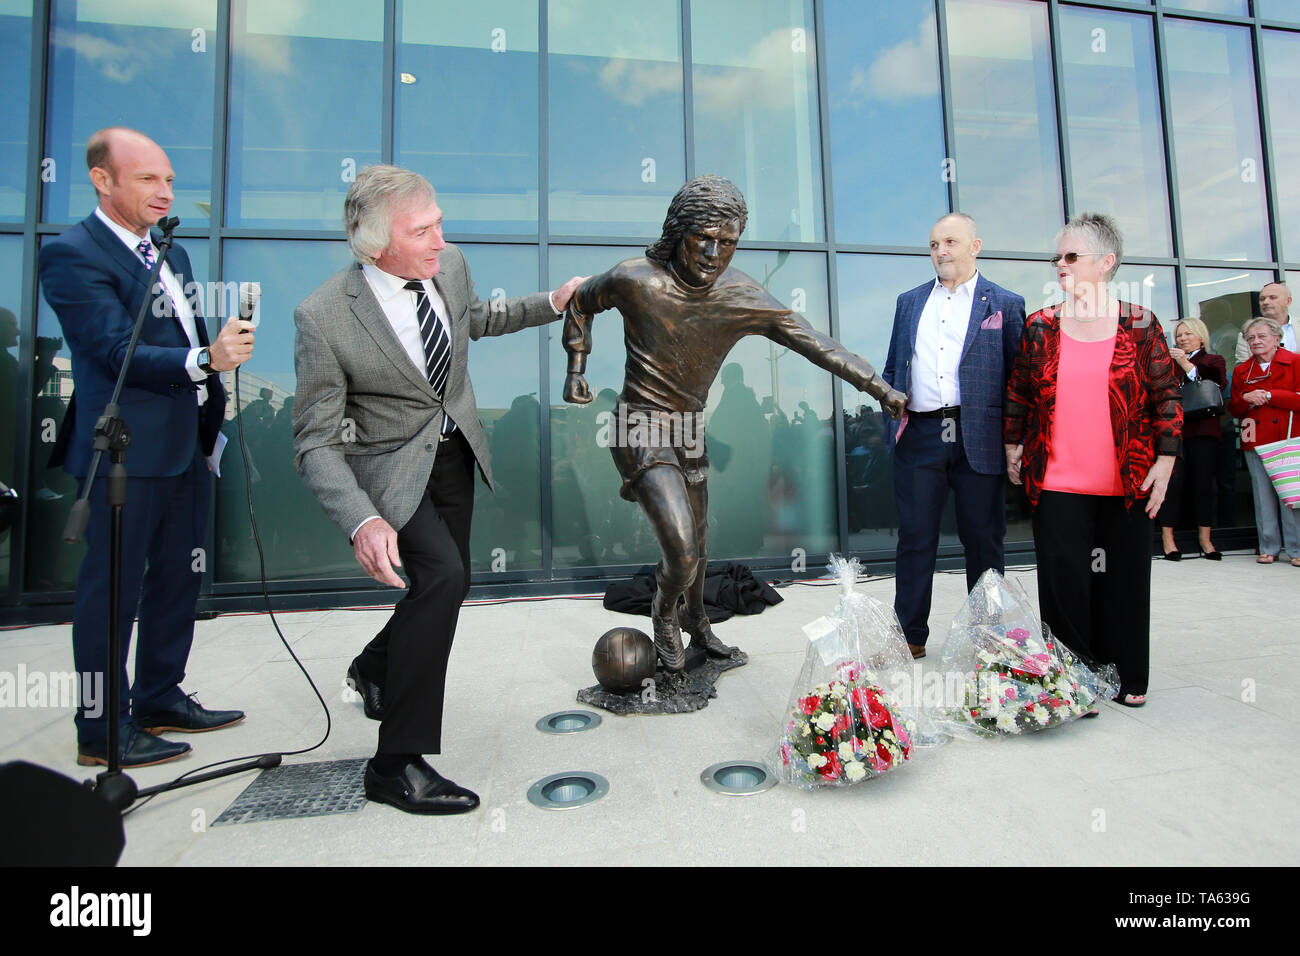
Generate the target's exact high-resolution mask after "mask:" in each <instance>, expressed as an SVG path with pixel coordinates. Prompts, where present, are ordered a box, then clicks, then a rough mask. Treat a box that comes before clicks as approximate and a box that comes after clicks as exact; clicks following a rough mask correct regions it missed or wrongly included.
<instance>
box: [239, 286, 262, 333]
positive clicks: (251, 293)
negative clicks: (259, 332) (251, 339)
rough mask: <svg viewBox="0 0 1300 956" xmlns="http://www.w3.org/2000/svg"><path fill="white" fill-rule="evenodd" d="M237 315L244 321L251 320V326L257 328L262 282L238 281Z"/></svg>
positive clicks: (259, 319) (260, 314)
mask: <svg viewBox="0 0 1300 956" xmlns="http://www.w3.org/2000/svg"><path fill="white" fill-rule="evenodd" d="M239 317H240V318H241V319H243V320H244V321H246V322H252V323H253V328H254V329H256V328H257V323H258V322H260V321H261V318H262V283H260V282H241V283H239ZM242 334H247V332H244V333H242Z"/></svg>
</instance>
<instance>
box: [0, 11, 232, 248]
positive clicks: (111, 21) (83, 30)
mask: <svg viewBox="0 0 1300 956" xmlns="http://www.w3.org/2000/svg"><path fill="white" fill-rule="evenodd" d="M216 25H217V0H184V2H176V3H116V2H112V0H55V2H54V3H53V5H52V8H51V11H50V53H49V57H50V59H49V81H48V90H47V94H46V95H47V100H46V105H45V155H46V156H48V157H49V158H51V159H52V160H54V163H55V166H54V169H55V177H54V179H53V180H52V181H51V182H49V183H47V184H45V186H44V189H43V193H44V199H43V213H42V218H43V219H45V220H46V221H47V222H76V221H77V220H80V219H82V218H84V217H85V216H86V215H88V214H89V213H90V212H91V210H93V209H94V207H95V202H96V199H95V190H94V187H92V186H91V184H90V180H89V179H88V178H87V176H86V140H88V139H89V138H90V135H91V134H92V133H94V132H95V131H96V130H98V129H101V128H102V127H105V126H110V125H117V126H130V127H132V128H134V129H138V130H140V131H141V132H143V133H145V134H146V135H148V136H149V137H151V138H152V139H153V140H155V141H156V142H157V143H158V145H159V146H161V147H162V148H163V149H164V150H166V151H167V157H168V159H170V160H171V164H172V169H173V170H174V171H175V172H176V184H175V192H176V200H175V202H174V203H173V204H172V215H173V216H179V217H180V220H181V222H182V224H184V225H185V226H202V225H206V224H207V221H208V217H209V213H210V209H211V205H212V114H211V109H212V101H213V82H214V77H215V75H216V65H215V57H216V55H217V46H218V44H217V37H216V35H215V30H216ZM3 34H4V30H3V29H0V35H3ZM24 43H25V41H24ZM6 60H7V58H6ZM8 68H9V65H8V63H6V65H5V67H4V69H8ZM25 83H26V81H25V80H24V85H25ZM4 89H5V90H6V91H8V90H9V89H10V87H9V85H8V84H6V85H5V87H4ZM6 99H7V97H6ZM22 108H23V111H24V112H26V106H25V104H24V105H23V107H22ZM14 128H18V129H25V128H26V120H23V121H22V123H21V124H19V125H18V126H17V127H14V126H10V125H9V124H7V123H6V124H5V129H6V130H11V129H14Z"/></svg>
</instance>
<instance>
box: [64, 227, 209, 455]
mask: <svg viewBox="0 0 1300 956" xmlns="http://www.w3.org/2000/svg"><path fill="white" fill-rule="evenodd" d="M153 238H154V244H155V245H157V243H158V241H159V239H160V238H161V236H160V235H159V234H158V233H157V232H155V234H154V237H153ZM166 261H167V265H168V266H170V267H171V270H172V272H173V273H174V274H175V275H176V278H177V279H178V280H179V281H180V283H181V286H182V287H183V288H184V287H185V286H186V284H187V283H190V282H193V281H194V275H193V272H192V271H191V269H190V260H189V257H188V256H187V255H186V254H185V250H184V249H182V248H181V247H180V246H177V245H173V246H172V247H171V249H170V250H169V251H168V253H167V258H166ZM148 278H149V270H148V269H146V268H145V265H144V263H143V262H142V261H141V260H140V258H139V257H138V256H137V255H136V254H135V253H134V252H132V251H131V250H130V249H128V248H127V247H126V245H125V243H123V242H122V240H121V239H119V238H118V237H117V236H116V235H115V234H114V233H113V231H112V230H111V229H109V228H108V227H107V226H106V225H104V223H103V222H101V221H100V219H99V217H98V216H96V215H94V214H93V213H92V214H91V215H90V216H87V217H86V218H85V219H84V220H82V221H81V222H79V223H78V224H77V225H75V226H73V227H72V228H71V229H69V230H68V231H67V232H64V233H63V234H62V235H60V236H59V237H58V238H57V239H54V240H53V241H51V242H47V243H45V244H44V245H42V247H41V254H40V279H41V290H42V291H43V292H44V294H45V301H46V302H48V303H49V304H50V307H51V308H53V309H54V312H55V314H56V315H57V316H58V318H59V325H60V326H61V327H62V329H63V338H64V340H65V341H66V343H67V345H68V348H69V350H70V351H71V352H72V377H73V381H74V383H75V385H76V391H75V394H74V395H73V398H72V402H71V403H70V404H69V405H68V411H67V414H66V415H65V416H64V419H63V427H62V428H61V429H60V431H59V437H58V440H57V442H56V444H55V447H54V452H53V454H51V456H50V462H49V464H50V467H56V466H58V465H60V464H61V465H63V467H64V470H65V471H67V472H68V474H70V475H73V476H74V477H78V478H82V477H85V475H86V472H87V471H88V470H89V468H90V459H91V457H92V455H93V448H92V445H93V442H94V428H95V422H96V420H97V419H98V418H99V416H100V415H101V414H103V411H104V406H105V405H106V404H107V403H108V400H109V399H110V398H111V397H112V395H113V386H114V385H115V384H116V382H117V376H118V373H119V372H120V371H121V368H122V360H123V358H124V357H125V355H126V350H127V346H128V344H129V343H130V341H131V331H132V328H133V327H134V325H135V317H136V313H137V312H139V310H140V305H141V303H142V302H144V299H145V296H146V295H149V290H148V289H147V288H146V283H147V281H148ZM187 293H188V290H187ZM201 298H202V297H201V296H189V300H190V304H191V307H192V308H193V309H194V312H195V317H194V324H195V326H196V327H197V331H198V337H199V343H200V344H201V345H207V344H209V343H208V332H207V329H206V328H205V326H204V322H203V314H202V310H201V302H200V301H199V300H200V299H201ZM159 299H161V302H159V301H156V300H159ZM151 300H155V301H152V302H151V305H150V307H149V310H148V313H147V315H146V317H145V321H144V329H143V330H142V331H141V333H140V341H139V343H138V344H137V346H136V351H135V356H134V358H133V359H132V361H131V369H130V372H129V373H128V375H127V380H126V384H125V385H124V386H123V388H122V396H121V398H120V399H119V405H120V407H121V415H122V418H123V420H124V421H125V422H126V423H127V425H128V427H129V428H130V429H131V446H130V449H129V450H128V452H127V458H126V466H127V473H128V474H129V475H131V476H134V477H141V478H145V477H165V476H169V475H178V474H180V473H181V472H182V471H184V470H185V469H186V468H188V467H189V465H190V462H192V461H193V460H194V452H195V447H196V444H197V445H198V447H199V448H200V449H201V450H202V451H203V453H204V454H205V455H208V454H211V453H212V449H213V448H214V446H215V444H216V440H217V433H218V431H220V429H221V423H222V419H223V418H224V416H225V410H226V391H225V389H224V388H223V387H222V385H221V378H220V376H219V375H217V374H215V373H214V374H212V375H209V376H208V377H207V380H206V383H205V384H206V385H207V388H208V400H207V401H206V402H205V403H204V404H203V407H202V408H201V409H200V408H199V405H198V402H197V401H196V399H195V393H196V391H197V390H198V385H197V383H195V382H194V381H193V380H192V379H191V378H190V374H189V372H188V371H187V370H186V368H185V361H186V359H187V358H188V356H189V351H190V348H191V346H190V343H189V340H188V339H187V338H186V336H185V331H184V329H183V328H182V327H181V324H180V322H179V321H178V320H177V319H176V317H175V316H174V315H173V314H172V312H173V310H172V306H171V301H170V299H168V298H167V297H166V296H165V295H162V294H161V293H156V294H154V295H152V296H151ZM106 465H107V460H105V462H104V463H103V464H101V466H100V468H101V472H100V474H101V475H102V474H104V473H105V472H104V471H103V469H104V468H105V467H106Z"/></svg>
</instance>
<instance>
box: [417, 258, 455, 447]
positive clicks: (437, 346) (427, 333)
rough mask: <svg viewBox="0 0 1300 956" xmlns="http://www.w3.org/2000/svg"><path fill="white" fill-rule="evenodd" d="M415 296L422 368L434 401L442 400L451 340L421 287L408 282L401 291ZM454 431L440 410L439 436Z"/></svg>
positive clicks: (418, 284) (448, 366)
mask: <svg viewBox="0 0 1300 956" xmlns="http://www.w3.org/2000/svg"><path fill="white" fill-rule="evenodd" d="M404 288H407V289H410V290H411V291H412V292H414V293H415V311H416V314H417V315H418V316H419V318H420V343H421V344H422V345H423V346H424V365H425V370H426V372H427V373H428V375H429V384H430V385H431V386H432V387H433V391H434V394H435V395H437V396H438V398H440V399H441V398H442V397H443V393H444V390H445V389H446V387H447V373H448V372H450V371H451V339H450V338H448V337H447V330H446V328H445V327H444V326H443V324H442V320H441V319H439V318H438V316H437V314H436V313H435V312H434V311H433V304H432V303H431V302H430V301H429V296H428V295H427V294H426V293H425V291H424V283H423V282H420V281H419V280H417V279H412V280H411V281H410V282H408V283H406V285H405V287H404ZM455 430H456V423H455V422H453V421H452V420H451V415H450V414H449V413H448V412H447V409H446V407H445V406H444V408H443V418H442V434H443V435H450V434H451V433H452V432H454V431H455Z"/></svg>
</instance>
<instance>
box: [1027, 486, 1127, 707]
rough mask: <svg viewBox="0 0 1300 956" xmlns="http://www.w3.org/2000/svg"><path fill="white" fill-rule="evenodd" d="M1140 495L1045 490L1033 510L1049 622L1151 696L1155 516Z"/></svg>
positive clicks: (1042, 601)
mask: <svg viewBox="0 0 1300 956" xmlns="http://www.w3.org/2000/svg"><path fill="white" fill-rule="evenodd" d="M1145 505H1146V502H1145V501H1144V500H1143V499H1141V498H1139V499H1137V500H1136V501H1134V502H1133V506H1132V507H1131V508H1127V509H1126V508H1125V507H1124V499H1123V498H1122V497H1107V496H1102V495H1075V494H1068V493H1066V492H1061V491H1044V492H1042V493H1041V494H1040V495H1039V498H1038V505H1037V507H1035V508H1034V519H1033V524H1034V550H1035V552H1036V554H1037V557H1038V605H1039V607H1040V608H1041V610H1042V613H1043V623H1044V624H1046V625H1047V627H1048V629H1049V630H1051V632H1052V633H1053V634H1055V635H1056V637H1057V639H1059V640H1060V641H1062V642H1063V643H1064V644H1065V646H1066V647H1068V648H1070V650H1072V651H1074V652H1075V653H1077V654H1080V655H1081V656H1083V657H1084V659H1085V660H1090V661H1095V662H1096V663H1099V664H1110V663H1113V664H1114V665H1115V666H1116V668H1117V669H1118V670H1119V676H1120V682H1121V684H1122V685H1123V692H1124V693H1125V694H1145V693H1146V691H1147V676H1148V671H1149V670H1150V661H1151V519H1150V518H1149V517H1147V514H1146V512H1145V510H1144V508H1145Z"/></svg>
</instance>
